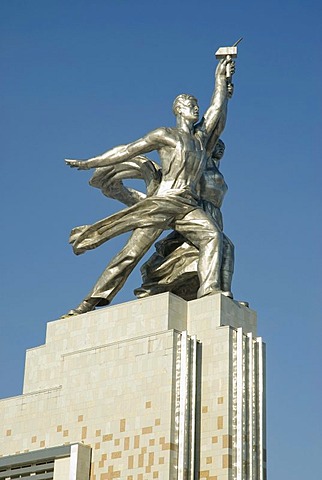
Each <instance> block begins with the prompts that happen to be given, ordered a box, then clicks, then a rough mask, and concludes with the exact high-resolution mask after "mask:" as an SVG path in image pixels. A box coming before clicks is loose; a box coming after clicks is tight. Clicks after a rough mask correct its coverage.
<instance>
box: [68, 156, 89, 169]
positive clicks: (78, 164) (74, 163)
mask: <svg viewBox="0 0 322 480" xmlns="http://www.w3.org/2000/svg"><path fill="white" fill-rule="evenodd" d="M65 163H66V165H69V166H70V167H71V168H77V170H89V169H90V168H91V167H90V166H89V165H88V163H87V162H86V161H84V160H82V161H79V160H71V159H69V158H66V159H65Z"/></svg>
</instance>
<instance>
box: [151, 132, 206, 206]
mask: <svg viewBox="0 0 322 480" xmlns="http://www.w3.org/2000/svg"><path fill="white" fill-rule="evenodd" d="M163 136H164V140H165V141H166V145H164V146H162V147H161V148H159V149H158V153H159V155H160V160H161V164H162V181H161V183H160V187H159V188H158V191H157V195H164V194H165V193H166V192H167V191H170V190H171V192H172V193H174V191H176V192H177V193H178V194H179V193H188V194H191V195H192V196H193V197H197V185H198V183H199V180H200V177H201V174H202V172H203V170H204V168H205V162H206V152H205V150H204V149H203V145H202V141H201V135H200V134H199V132H197V133H188V132H185V131H183V130H182V129H178V128H166V129H163Z"/></svg>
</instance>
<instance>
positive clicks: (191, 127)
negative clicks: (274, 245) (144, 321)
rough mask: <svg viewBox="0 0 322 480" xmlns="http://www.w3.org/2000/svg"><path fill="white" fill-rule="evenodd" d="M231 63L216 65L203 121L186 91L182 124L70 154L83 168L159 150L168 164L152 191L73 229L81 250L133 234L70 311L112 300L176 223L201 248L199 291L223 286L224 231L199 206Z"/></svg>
mask: <svg viewBox="0 0 322 480" xmlns="http://www.w3.org/2000/svg"><path fill="white" fill-rule="evenodd" d="M228 68H229V70H230V73H231V74H232V73H234V62H232V59H231V58H230V57H229V56H227V57H225V58H224V59H222V60H221V61H220V62H219V64H218V66H217V69H216V74H215V79H216V84H215V90H214V94H213V96H212V99H211V104H210V107H209V108H208V109H207V111H206V113H205V114H204V116H203V117H202V119H201V121H200V122H199V123H196V122H198V119H199V106H198V102H197V99H196V98H195V97H193V96H191V95H186V94H182V95H179V96H178V97H177V98H176V99H175V101H174V103H173V112H174V114H175V116H176V127H172V128H165V127H161V128H158V129H156V130H154V131H152V132H150V133H148V134H147V135H145V136H144V137H143V138H141V139H139V140H137V141H135V142H132V143H129V144H127V145H121V146H118V147H115V148H113V149H111V150H108V151H107V152H105V153H103V154H102V155H99V156H97V157H93V158H90V159H88V160H85V161H79V160H66V163H67V164H68V165H70V166H71V167H73V168H78V169H80V170H86V169H89V168H100V167H108V166H110V167H111V168H113V165H115V164H117V163H120V162H123V161H126V160H130V159H132V158H134V157H136V156H137V155H141V154H145V153H148V152H151V151H153V150H156V151H158V153H159V156H160V161H161V166H162V180H161V182H160V185H159V188H158V189H157V191H156V193H155V194H154V195H153V196H151V197H147V198H146V199H144V200H142V201H141V202H139V203H138V204H136V205H133V206H132V207H129V208H127V209H125V210H122V211H121V212H118V213H116V214H114V215H112V216H110V217H107V218H106V219H103V220H101V221H99V222H97V223H96V224H94V225H91V226H83V227H77V228H75V229H74V230H73V231H72V234H71V238H70V242H71V243H72V244H73V248H74V252H75V253H76V254H79V253H83V252H84V251H86V250H89V249H92V248H96V247H97V246H99V245H101V244H102V243H104V242H105V241H107V240H109V239H110V238H112V237H115V236H117V235H119V234H121V233H124V232H127V231H130V230H133V233H132V236H131V237H130V239H129V240H128V242H127V243H126V245H125V247H124V248H123V249H122V250H121V251H120V253H119V254H118V255H117V256H116V257H114V259H112V261H111V262H110V264H109V265H108V266H107V268H106V269H105V270H104V272H103V274H102V275H101V277H100V278H99V279H98V281H97V283H96V284H95V286H94V288H93V289H92V291H91V292H90V293H89V294H88V295H87V296H86V297H85V299H84V300H83V301H82V302H81V304H80V305H79V306H78V307H77V308H75V309H73V310H71V311H70V312H69V313H68V314H67V315H77V314H79V313H84V312H87V311H90V310H93V309H94V308H95V306H96V305H106V304H109V303H110V301H111V300H112V298H113V297H114V296H115V294H116V293H117V292H118V291H119V290H120V288H121V287H122V286H123V284H124V282H125V280H126V279H127V277H128V275H129V274H130V273H131V271H132V270H133V268H134V267H135V266H136V265H137V263H138V262H139V260H140V259H141V258H142V257H143V255H144V254H145V253H146V252H147V250H148V249H149V248H150V246H151V245H152V244H153V243H154V241H155V240H156V239H157V238H158V236H159V235H160V234H161V233H162V231H163V230H164V229H167V228H169V226H170V225H171V227H173V228H175V229H176V231H177V232H179V233H181V234H182V235H183V236H184V237H185V238H187V239H188V240H189V241H190V242H191V243H192V244H194V245H195V246H196V247H197V248H198V250H199V264H198V276H199V280H200V288H199V290H198V297H201V296H204V295H209V294H212V293H216V292H218V291H220V268H221V261H222V243H223V235H222V232H221V231H220V229H218V227H217V226H216V225H215V224H214V223H213V222H212V221H211V219H210V218H209V217H208V216H207V215H206V214H205V212H204V211H203V210H202V208H201V207H200V206H199V205H198V200H199V198H198V194H197V188H198V183H199V180H200V177H201V175H202V172H203V170H204V167H205V163H206V161H207V151H208V149H209V145H210V144H215V143H216V141H217V140H218V138H219V136H220V134H221V132H222V130H223V128H224V126H225V121H226V112H227V101H228V98H229V97H230V92H231V91H230V88H231V87H230V86H229V83H228V82H227V78H226V71H227V69H228Z"/></svg>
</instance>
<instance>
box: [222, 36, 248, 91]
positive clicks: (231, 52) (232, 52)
mask: <svg viewBox="0 0 322 480" xmlns="http://www.w3.org/2000/svg"><path fill="white" fill-rule="evenodd" d="M242 39H243V37H241V38H240V39H239V40H237V42H236V43H234V45H233V46H232V47H220V48H218V50H217V52H216V53H215V55H216V58H218V59H220V60H221V59H222V58H225V57H228V56H230V57H231V58H237V45H238V44H239V43H240V42H241V41H242ZM226 78H227V80H228V82H231V69H230V63H229V64H228V65H227V68H226Z"/></svg>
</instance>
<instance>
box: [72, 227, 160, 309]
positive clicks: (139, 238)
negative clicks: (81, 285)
mask: <svg viewBox="0 0 322 480" xmlns="http://www.w3.org/2000/svg"><path fill="white" fill-rule="evenodd" d="M161 233H162V230H159V229H155V228H137V229H136V230H134V231H133V233H132V235H131V237H130V239H129V240H128V242H127V243H126V245H125V247H124V248H123V249H122V250H121V251H120V252H119V253H118V254H117V255H116V256H115V257H114V258H113V259H112V260H111V262H110V263H109V264H108V266H107V267H106V269H105V270H104V272H103V273H102V275H101V276H100V278H99V279H98V280H97V282H96V284H95V285H94V287H93V289H92V290H91V292H90V293H89V294H88V295H87V296H86V297H85V299H84V300H83V301H82V302H81V303H80V304H79V305H78V307H76V308H75V309H73V310H70V312H68V314H67V315H65V316H71V315H78V314H80V313H85V312H89V311H91V310H94V308H95V307H96V306H97V305H108V304H109V303H110V302H111V300H112V299H113V298H114V297H115V295H116V294H117V293H118V292H119V290H120V289H121V288H122V287H123V285H124V283H125V281H126V279H127V278H128V276H129V275H130V273H131V272H132V271H133V269H134V267H135V266H136V265H137V264H138V262H139V261H140V260H141V258H142V257H143V256H144V255H145V253H146V252H147V251H148V249H149V248H150V247H151V245H152V244H153V242H155V240H156V239H157V238H158V236H159V235H160V234H161Z"/></svg>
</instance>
